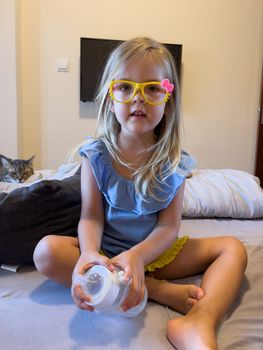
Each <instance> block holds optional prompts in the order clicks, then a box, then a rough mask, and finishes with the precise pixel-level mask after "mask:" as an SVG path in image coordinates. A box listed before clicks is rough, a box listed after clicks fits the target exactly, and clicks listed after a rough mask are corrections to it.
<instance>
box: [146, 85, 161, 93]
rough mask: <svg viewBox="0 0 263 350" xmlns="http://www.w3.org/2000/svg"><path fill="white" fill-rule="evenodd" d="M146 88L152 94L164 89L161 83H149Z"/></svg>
mask: <svg viewBox="0 0 263 350" xmlns="http://www.w3.org/2000/svg"><path fill="white" fill-rule="evenodd" d="M145 89H146V91H148V92H149V93H151V94H154V93H160V92H161V91H162V87H161V86H159V85H148V86H146V87H145Z"/></svg>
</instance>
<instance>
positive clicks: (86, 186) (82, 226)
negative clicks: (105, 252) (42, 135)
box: [72, 158, 113, 311]
mask: <svg viewBox="0 0 263 350" xmlns="http://www.w3.org/2000/svg"><path fill="white" fill-rule="evenodd" d="M103 226H104V212H103V200H102V195H101V193H100V192H99V190H98V186H97V183H96V180H95V178H94V175H93V172H92V169H91V166H90V163H89V159H88V158H83V160H82V166H81V216H80V221H79V225H78V238H79V247H80V257H79V260H78V262H77V264H76V266H75V268H74V271H73V275H72V281H73V283H72V297H73V299H74V301H75V303H76V304H77V305H78V306H79V307H80V308H81V309H86V310H90V311H91V310H92V309H93V308H92V307H91V306H89V305H87V304H86V302H87V301H89V300H90V299H89V297H88V296H86V295H84V293H83V291H82V289H81V287H80V285H79V284H78V280H77V278H76V279H75V277H76V275H82V274H84V273H85V271H86V270H87V269H89V268H90V267H91V266H93V265H95V264H100V265H105V266H107V267H108V268H109V269H110V270H113V267H112V264H111V261H110V259H108V258H107V257H105V256H102V255H100V254H99V250H100V244H101V238H102V233H103Z"/></svg>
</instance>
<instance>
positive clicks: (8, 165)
mask: <svg viewBox="0 0 263 350" xmlns="http://www.w3.org/2000/svg"><path fill="white" fill-rule="evenodd" d="M34 157H35V156H33V157H31V158H30V159H28V160H24V159H10V158H7V157H5V156H3V155H1V154H0V181H3V182H24V181H26V179H28V178H29V177H30V176H31V175H33V174H34V169H33V159H34Z"/></svg>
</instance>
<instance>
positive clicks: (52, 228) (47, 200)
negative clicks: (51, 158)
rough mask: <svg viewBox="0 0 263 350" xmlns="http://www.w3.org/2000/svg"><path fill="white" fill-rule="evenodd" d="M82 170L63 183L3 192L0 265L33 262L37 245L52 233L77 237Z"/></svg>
mask: <svg viewBox="0 0 263 350" xmlns="http://www.w3.org/2000/svg"><path fill="white" fill-rule="evenodd" d="M80 207H81V195H80V171H78V172H77V173H76V174H75V175H73V176H71V177H68V178H66V179H63V180H42V181H40V182H37V183H35V184H32V185H31V186H29V187H23V188H18V189H16V190H13V191H11V192H10V193H0V262H1V263H7V264H8V263H9V264H25V263H32V262H33V252H34V249H35V246H36V245H37V243H38V242H39V241H40V239H41V238H43V237H44V236H46V235H48V234H57V235H68V236H76V235H77V226H78V221H79V218H80Z"/></svg>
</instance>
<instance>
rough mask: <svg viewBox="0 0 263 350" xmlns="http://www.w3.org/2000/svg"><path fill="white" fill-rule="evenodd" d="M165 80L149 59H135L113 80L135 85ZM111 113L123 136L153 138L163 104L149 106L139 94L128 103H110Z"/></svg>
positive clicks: (158, 68)
mask: <svg viewBox="0 0 263 350" xmlns="http://www.w3.org/2000/svg"><path fill="white" fill-rule="evenodd" d="M165 78H167V77H166V76H165V74H164V72H163V70H162V69H161V67H160V66H159V65H158V64H157V63H155V62H154V60H153V59H152V58H150V57H148V58H146V59H144V60H141V59H137V60H135V61H133V62H132V63H130V64H128V65H126V66H125V68H124V69H122V70H120V71H119V72H118V74H117V76H116V77H115V80H117V79H122V80H130V81H135V82H137V83H144V82H149V81H162V80H163V79H165ZM111 103H112V106H111V111H112V112H113V113H114V114H115V116H116V118H117V120H118V122H119V123H120V125H121V131H120V132H121V134H122V135H123V136H127V137H129V136H139V135H140V136H147V137H153V135H154V129H155V127H156V126H157V125H158V124H159V123H160V121H161V120H162V118H163V115H164V111H165V103H164V104H162V105H157V106H154V105H151V104H149V103H147V102H146V101H145V100H144V98H143V96H142V94H141V92H140V91H137V93H136V95H135V96H134V97H133V99H132V100H131V101H130V102H129V103H126V104H124V103H118V102H116V101H111Z"/></svg>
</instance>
